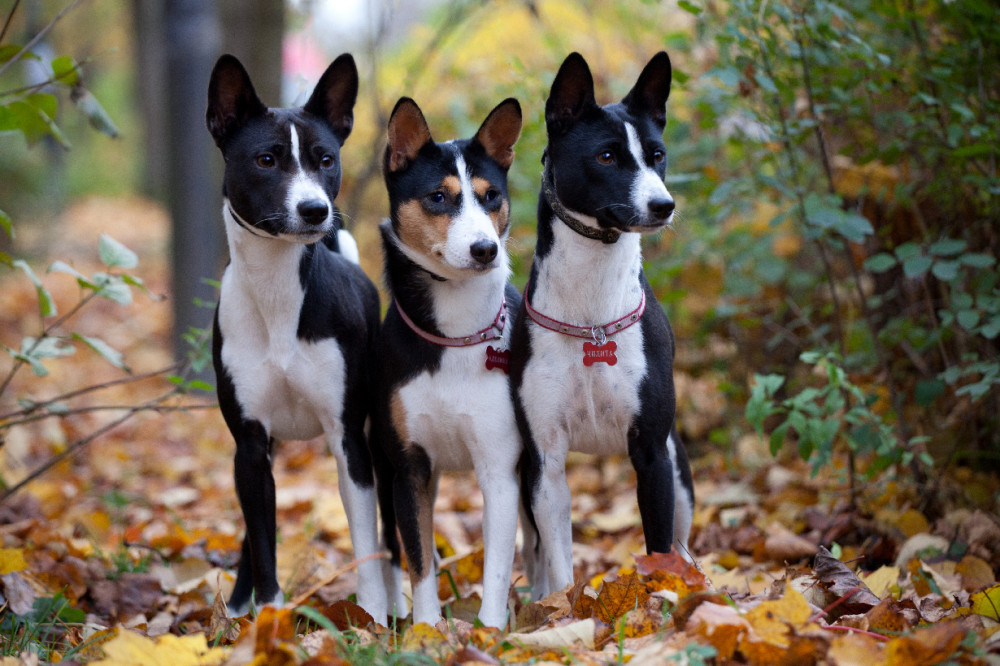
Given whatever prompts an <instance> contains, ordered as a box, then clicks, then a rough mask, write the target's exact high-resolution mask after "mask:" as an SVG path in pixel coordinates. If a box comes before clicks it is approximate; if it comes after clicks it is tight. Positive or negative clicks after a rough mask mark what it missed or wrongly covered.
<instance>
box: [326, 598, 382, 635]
mask: <svg viewBox="0 0 1000 666" xmlns="http://www.w3.org/2000/svg"><path fill="white" fill-rule="evenodd" d="M319 610H320V612H321V613H323V615H324V616H325V617H326V618H327V619H328V620H330V622H333V626H335V627H337V629H339V630H341V631H348V630H349V629H355V628H358V627H360V628H362V629H364V628H365V627H367V626H368V625H370V624H372V623H373V622H374V621H375V619H374V618H373V617H372V616H371V615H369V614H368V612H367V611H366V610H365V609H364V608H362V607H361V606H359V605H357V604H356V603H354V602H351V601H347V600H346V599H341V600H339V601H335V602H333V603H332V604H330V605H329V606H326V607H324V608H321V609H319Z"/></svg>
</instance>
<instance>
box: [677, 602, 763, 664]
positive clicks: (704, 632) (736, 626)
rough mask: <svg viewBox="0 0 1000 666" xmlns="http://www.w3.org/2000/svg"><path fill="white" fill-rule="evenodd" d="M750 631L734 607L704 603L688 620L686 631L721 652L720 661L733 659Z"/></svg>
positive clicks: (747, 623) (748, 625)
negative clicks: (738, 646)
mask: <svg viewBox="0 0 1000 666" xmlns="http://www.w3.org/2000/svg"><path fill="white" fill-rule="evenodd" d="M749 629H750V623H749V622H747V621H746V619H744V618H743V617H742V616H741V615H740V614H739V611H737V610H736V609H735V608H733V607H732V606H723V605H720V604H716V603H703V604H701V605H700V606H698V607H697V608H696V609H695V610H694V612H693V613H691V616H690V617H689V618H688V620H687V624H686V625H685V631H688V632H691V633H694V634H695V635H697V636H700V637H702V638H704V639H705V640H706V641H708V643H709V644H711V645H712V647H714V648H715V649H716V650H718V652H719V659H720V660H727V659H730V658H732V656H733V653H734V652H736V646H737V645H738V643H739V640H740V639H741V638H742V636H743V634H744V633H746V632H747V631H748V630H749Z"/></svg>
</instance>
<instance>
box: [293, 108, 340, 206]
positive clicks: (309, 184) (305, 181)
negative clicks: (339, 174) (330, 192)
mask: <svg viewBox="0 0 1000 666" xmlns="http://www.w3.org/2000/svg"><path fill="white" fill-rule="evenodd" d="M288 132H289V136H290V140H291V141H290V143H291V149H290V152H291V156H292V159H293V160H294V167H293V168H292V178H291V180H290V181H289V183H288V194H287V196H286V197H285V207H286V210H287V213H288V219H289V220H297V219H298V215H299V212H298V205H299V204H300V203H301V202H303V201H312V200H315V199H319V200H320V201H323V202H325V203H326V206H327V210H328V211H329V212H328V213H327V221H329V220H330V219H332V217H331V216H332V213H333V205H332V202H331V201H330V197H329V196H327V193H326V189H325V188H324V187H323V183H322V181H321V180H320V176H319V172H315V173H312V174H309V173H307V172H306V170H305V169H303V168H302V147H301V143H300V141H299V133H298V131H297V130H296V129H295V125H294V124H293V123H289V124H288Z"/></svg>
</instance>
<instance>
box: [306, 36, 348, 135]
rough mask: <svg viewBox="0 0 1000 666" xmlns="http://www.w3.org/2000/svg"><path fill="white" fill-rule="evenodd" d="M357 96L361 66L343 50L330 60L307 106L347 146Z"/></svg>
mask: <svg viewBox="0 0 1000 666" xmlns="http://www.w3.org/2000/svg"><path fill="white" fill-rule="evenodd" d="M357 99H358V68H357V66H355V64H354V57H353V56H351V54H350V53H344V54H343V55H341V56H339V57H338V58H337V59H336V60H334V61H333V62H332V63H330V66H329V67H327V68H326V71H325V72H323V76H321V77H319V83H317V84H316V88H315V89H314V90H313V93H312V96H311V97H309V101H308V102H306V105H305V107H304V109H305V110H306V111H307V112H308V113H311V114H313V115H314V116H319V117H320V118H322V119H323V120H325V121H327V122H328V123H330V126H331V127H332V128H333V133H334V134H335V135H336V136H337V140H339V141H340V145H344V141H346V140H347V137H348V136H349V135H350V134H351V129H353V127H354V103H355V102H356V101H357Z"/></svg>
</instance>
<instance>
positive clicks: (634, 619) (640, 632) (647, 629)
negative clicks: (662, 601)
mask: <svg viewBox="0 0 1000 666" xmlns="http://www.w3.org/2000/svg"><path fill="white" fill-rule="evenodd" d="M662 625H663V613H661V612H660V611H658V610H655V609H652V608H648V607H646V606H642V607H639V608H636V609H635V610H631V611H629V612H628V613H626V614H625V616H624V617H622V619H621V625H620V627H621V634H622V635H624V636H625V638H638V637H639V636H648V635H650V634H655V633H656V632H657V631H659V630H660V627H661V626H662Z"/></svg>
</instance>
